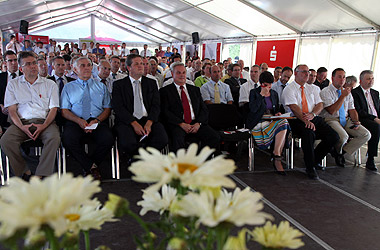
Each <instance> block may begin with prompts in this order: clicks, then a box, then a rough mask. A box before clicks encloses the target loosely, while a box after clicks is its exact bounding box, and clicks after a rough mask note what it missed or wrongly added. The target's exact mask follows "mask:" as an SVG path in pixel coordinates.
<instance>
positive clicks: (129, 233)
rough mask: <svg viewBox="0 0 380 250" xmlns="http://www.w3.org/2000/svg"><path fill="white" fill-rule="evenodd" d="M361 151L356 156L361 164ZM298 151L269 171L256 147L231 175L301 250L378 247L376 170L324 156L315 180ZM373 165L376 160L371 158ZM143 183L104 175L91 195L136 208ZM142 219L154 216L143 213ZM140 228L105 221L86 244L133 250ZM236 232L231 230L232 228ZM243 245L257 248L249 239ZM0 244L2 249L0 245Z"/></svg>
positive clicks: (379, 203) (379, 199)
mask: <svg viewBox="0 0 380 250" xmlns="http://www.w3.org/2000/svg"><path fill="white" fill-rule="evenodd" d="M365 151H366V149H365V148H363V150H362V159H363V160H364V163H365ZM302 157H303V156H302V151H301V150H300V149H296V150H295V160H294V165H295V168H294V169H293V170H287V175H286V176H280V175H277V174H276V173H274V172H273V170H272V165H271V163H270V159H269V156H268V154H267V153H266V152H261V151H258V150H256V153H255V172H249V171H247V162H248V159H247V152H243V157H241V158H239V160H238V161H237V162H236V163H237V166H238V169H237V171H236V172H235V173H234V174H233V175H231V178H232V179H233V180H234V181H235V182H236V183H237V185H238V186H239V187H241V188H245V187H250V188H251V189H252V190H254V191H258V192H261V193H262V194H263V195H264V200H263V201H264V203H265V209H264V210H265V211H266V212H268V213H270V214H272V215H273V216H274V217H275V223H279V222H280V221H282V220H288V221H289V222H290V223H291V224H292V225H293V226H294V227H296V228H298V229H299V230H300V231H302V232H303V233H304V234H305V236H304V237H303V238H302V239H303V241H304V242H305V244H306V245H305V246H304V247H303V248H301V249H307V250H309V249H342V250H343V249H344V250H348V249H352V250H362V249H363V250H364V249H365V250H372V249H373V250H379V249H380V174H379V173H376V172H371V171H368V170H366V169H365V168H364V166H365V165H364V164H363V165H362V166H353V165H352V163H350V162H349V161H348V162H347V164H346V165H347V166H346V167H345V168H341V167H337V166H335V163H334V161H333V159H332V158H331V157H330V156H329V157H328V160H327V166H328V167H327V170H326V171H324V172H322V171H318V173H319V176H320V180H317V181H315V180H309V179H308V178H307V176H306V174H305V172H304V167H303V159H302ZM376 162H377V165H378V166H380V164H379V159H376ZM145 187H146V185H144V184H139V183H135V182H133V181H132V180H130V179H128V178H124V179H121V180H117V181H115V180H112V179H108V180H105V181H104V182H103V183H102V189H103V190H102V192H101V193H99V194H98V195H97V196H98V197H99V199H100V200H101V201H104V200H105V199H106V197H107V194H108V193H116V194H119V195H121V196H123V197H125V198H127V199H128V200H129V201H130V203H131V208H132V209H133V210H134V211H135V212H138V211H139V210H140V208H139V207H137V205H136V202H137V201H139V200H140V199H141V189H143V188H145ZM145 219H146V220H155V219H156V215H155V214H154V213H148V214H147V215H146V216H145ZM140 232H141V229H140V228H139V227H138V225H137V224H136V223H135V222H134V221H133V220H132V219H130V218H123V219H122V220H121V221H120V222H116V223H108V224H105V225H104V226H103V230H102V231H101V232H100V231H94V232H91V238H92V243H93V245H92V249H94V248H95V247H96V246H98V245H100V244H105V245H108V246H109V247H110V248H111V249H136V247H135V245H134V243H133V236H134V235H137V234H139V233H140ZM235 232H237V231H235ZM248 247H249V249H260V247H259V246H258V245H257V244H255V243H253V242H250V243H249V244H248ZM0 249H4V248H1V247H0Z"/></svg>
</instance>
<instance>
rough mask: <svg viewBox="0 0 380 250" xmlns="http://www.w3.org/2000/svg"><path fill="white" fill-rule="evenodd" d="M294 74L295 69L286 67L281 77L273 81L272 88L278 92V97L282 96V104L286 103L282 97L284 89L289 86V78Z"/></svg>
mask: <svg viewBox="0 0 380 250" xmlns="http://www.w3.org/2000/svg"><path fill="white" fill-rule="evenodd" d="M292 75H293V69H292V68H290V67H284V68H283V69H282V73H281V75H280V79H279V80H278V81H277V82H275V83H273V85H272V89H273V90H274V91H276V92H277V94H278V97H279V98H280V104H281V105H284V104H283V102H282V98H281V97H282V91H283V90H284V88H285V87H286V86H288V84H289V83H288V82H289V79H290V77H292Z"/></svg>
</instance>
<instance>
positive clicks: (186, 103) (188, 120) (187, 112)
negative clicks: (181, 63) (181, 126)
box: [180, 86, 192, 124]
mask: <svg viewBox="0 0 380 250" xmlns="http://www.w3.org/2000/svg"><path fill="white" fill-rule="evenodd" d="M180 89H181V101H182V107H183V116H184V118H185V119H184V120H185V122H186V123H188V124H190V123H191V121H192V119H191V111H190V104H189V99H187V95H186V93H185V91H184V88H183V86H181V87H180Z"/></svg>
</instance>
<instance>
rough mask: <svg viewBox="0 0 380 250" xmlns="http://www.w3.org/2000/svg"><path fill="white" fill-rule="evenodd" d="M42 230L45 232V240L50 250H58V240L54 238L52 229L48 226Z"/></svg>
mask: <svg viewBox="0 0 380 250" xmlns="http://www.w3.org/2000/svg"><path fill="white" fill-rule="evenodd" d="M42 229H43V231H44V232H45V235H46V238H47V239H48V241H49V244H50V249H51V250H59V243H58V239H57V238H56V237H55V235H54V231H53V229H52V228H51V227H49V226H43V227H42Z"/></svg>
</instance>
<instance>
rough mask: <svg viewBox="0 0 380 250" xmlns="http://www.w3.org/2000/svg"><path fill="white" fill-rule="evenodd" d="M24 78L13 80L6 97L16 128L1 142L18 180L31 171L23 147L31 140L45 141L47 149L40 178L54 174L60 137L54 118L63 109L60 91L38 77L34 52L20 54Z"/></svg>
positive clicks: (44, 153) (38, 167)
mask: <svg viewBox="0 0 380 250" xmlns="http://www.w3.org/2000/svg"><path fill="white" fill-rule="evenodd" d="M18 63H19V65H20V70H21V71H22V72H23V73H24V75H23V76H21V77H18V78H15V79H13V80H11V81H10V82H9V84H8V86H7V91H6V93H5V101H4V106H5V107H8V110H9V116H10V118H11V121H12V125H11V126H10V127H9V128H8V129H7V131H6V132H5V134H4V135H3V136H2V138H1V140H0V145H1V148H2V149H3V150H4V152H5V154H6V155H7V156H8V158H9V162H10V165H11V167H12V169H13V171H14V174H15V175H16V176H22V175H23V174H24V173H25V171H27V165H26V162H25V160H24V158H23V157H22V154H21V151H20V145H21V143H23V142H24V141H26V140H28V139H32V140H36V139H41V140H42V143H43V144H44V147H43V149H42V155H41V157H40V160H39V164H38V166H37V169H36V173H35V175H36V176H40V177H44V176H49V175H51V174H52V173H53V172H54V167H55V158H56V151H57V149H58V147H59V145H60V141H61V139H60V135H59V130H58V127H57V125H56V124H55V122H54V118H55V116H56V113H57V109H58V107H59V97H58V87H57V85H56V84H55V83H54V82H53V81H51V80H48V79H46V78H41V77H39V76H38V67H37V58H36V56H35V54H34V53H33V52H29V51H24V52H20V54H19V57H18Z"/></svg>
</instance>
